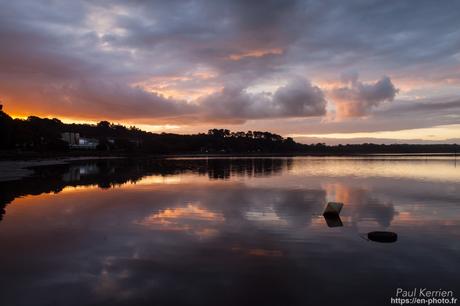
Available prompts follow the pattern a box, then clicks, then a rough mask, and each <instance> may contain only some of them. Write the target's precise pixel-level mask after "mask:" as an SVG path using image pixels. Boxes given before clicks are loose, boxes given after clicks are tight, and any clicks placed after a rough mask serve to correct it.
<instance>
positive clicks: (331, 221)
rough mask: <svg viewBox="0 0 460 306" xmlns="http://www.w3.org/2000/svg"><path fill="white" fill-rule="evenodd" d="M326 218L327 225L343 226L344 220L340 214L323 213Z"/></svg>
mask: <svg viewBox="0 0 460 306" xmlns="http://www.w3.org/2000/svg"><path fill="white" fill-rule="evenodd" d="M323 217H324V220H326V223H327V226H329V227H339V226H343V223H342V220H341V219H340V216H339V215H338V214H333V213H329V214H323Z"/></svg>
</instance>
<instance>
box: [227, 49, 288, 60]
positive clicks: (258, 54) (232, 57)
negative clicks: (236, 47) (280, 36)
mask: <svg viewBox="0 0 460 306" xmlns="http://www.w3.org/2000/svg"><path fill="white" fill-rule="evenodd" d="M280 54H283V49H281V48H273V49H265V50H264V49H255V50H250V51H246V52H242V53H235V54H230V55H229V56H228V57H226V59H229V60H231V61H239V60H241V59H244V58H247V57H256V58H257V57H264V56H267V55H280Z"/></svg>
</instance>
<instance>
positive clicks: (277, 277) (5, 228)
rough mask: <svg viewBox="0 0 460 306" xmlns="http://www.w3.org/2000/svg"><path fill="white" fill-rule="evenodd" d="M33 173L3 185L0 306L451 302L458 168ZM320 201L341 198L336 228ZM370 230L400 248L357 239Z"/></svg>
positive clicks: (358, 165) (285, 166) (213, 163)
mask: <svg viewBox="0 0 460 306" xmlns="http://www.w3.org/2000/svg"><path fill="white" fill-rule="evenodd" d="M88 169H91V171H88ZM37 172H38V174H37V176H35V177H30V178H27V179H24V180H23V181H18V182H9V183H1V184H0V189H1V190H2V198H1V199H2V201H3V202H2V204H3V205H6V208H5V214H4V215H3V220H2V221H0V244H1V245H2V252H1V253H0V259H1V260H0V270H1V271H3V272H2V273H1V275H0V282H1V286H2V289H3V292H4V293H3V294H2V295H1V296H0V302H2V303H1V304H2V305H30V304H31V303H32V304H34V305H49V304H52V303H57V304H63V303H65V304H66V305H144V304H145V305H151V304H161V305H177V304H186V305H192V304H197V305H217V304H218V305H246V304H258V305H262V304H263V305H288V304H290V305H305V304H306V303H307V302H308V303H321V304H322V305H336V304H337V303H340V302H341V301H342V300H343V299H344V298H349V299H353V301H355V302H356V303H355V304H356V305H366V304H369V301H373V302H376V301H377V302H376V303H377V304H378V303H379V302H380V301H382V302H383V301H386V300H387V299H389V297H391V295H392V293H393V291H394V289H395V287H397V286H398V285H405V286H411V287H417V286H419V287H432V288H439V287H440V288H443V289H446V290H447V289H451V290H454V291H455V290H456V289H457V291H456V292H460V291H458V289H460V288H458V284H459V283H460V282H459V278H458V273H456V272H455V271H458V270H459V268H460V263H459V261H458V258H459V255H460V244H459V242H458V241H459V238H460V237H459V236H460V210H459V207H460V184H459V183H460V170H459V168H457V164H456V160H454V158H438V157H436V158H434V159H433V160H431V159H430V158H427V157H412V158H396V157H391V158H388V157H387V158H379V157H375V158H361V159H358V158H262V159H253V158H238V159H191V160H184V159H180V160H161V161H160V160H153V161H115V160H112V161H95V162H89V161H86V162H79V163H75V164H70V165H65V166H59V167H54V168H52V167H51V168H43V169H38V170H37ZM329 201H338V202H343V203H344V208H343V210H342V212H341V215H340V218H341V222H342V223H343V224H342V226H338V227H329V226H328V224H327V223H326V220H325V219H324V218H323V217H322V211H323V209H324V206H325V204H326V203H327V202H329ZM375 230H387V231H393V232H396V233H397V234H398V237H399V239H398V241H397V242H396V243H393V244H380V243H376V242H370V241H366V240H365V239H363V234H365V233H367V232H370V231H375ZM447 287H449V288H447ZM24 292H26V293H27V294H24ZM326 292H331V293H330V294H328V295H327V296H328V298H327V300H324V294H326ZM318 293H323V294H318ZM64 301H65V302H64Z"/></svg>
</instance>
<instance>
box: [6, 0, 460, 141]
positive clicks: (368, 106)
mask: <svg viewBox="0 0 460 306" xmlns="http://www.w3.org/2000/svg"><path fill="white" fill-rule="evenodd" d="M459 12H460V2H459V1H448V0H447V1H442V2H440V1H423V0H421V1H404V0H400V1H377V0H351V1H340V0H337V1H329V0H303V1H291V0H280V1H269V0H267V1H244V0H233V1H219V0H213V1H176V0H168V1H143V0H133V1H121V0H100V1H90V0H85V1H45V0H22V1H7V0H0V101H2V104H3V107H4V111H5V112H7V113H8V114H10V115H12V116H14V117H27V116H29V115H37V116H42V117H58V118H60V119H62V120H63V121H64V122H90V123H91V122H98V121H101V120H109V121H111V122H115V123H120V124H125V125H136V126H138V127H140V128H142V129H146V130H149V131H155V132H171V133H197V132H206V131H207V130H208V129H209V128H228V129H230V130H232V131H239V130H243V131H247V130H263V131H270V132H274V133H278V134H281V135H283V136H285V137H288V136H289V137H294V139H295V140H297V141H300V142H304V143H312V142H326V143H330V144H336V143H361V142H375V143H455V142H456V143H460V13H459Z"/></svg>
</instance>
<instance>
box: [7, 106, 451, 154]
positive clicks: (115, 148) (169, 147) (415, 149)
mask: <svg viewBox="0 0 460 306" xmlns="http://www.w3.org/2000/svg"><path fill="white" fill-rule="evenodd" d="M65 132H73V133H79V134H80V136H82V137H86V138H92V139H96V140H97V141H98V143H99V144H98V146H97V148H96V149H97V150H99V151H111V152H119V153H144V154H262V153H263V154H270V153H272V154H274V153H276V154H337V155H340V154H378V153H457V151H458V145H456V144H418V145H413V144H392V145H384V144H371V143H364V144H353V145H352V144H347V145H336V146H329V145H326V144H324V143H316V144H301V143H297V142H295V141H294V140H293V139H292V138H290V137H287V138H284V137H282V136H280V135H277V134H274V133H270V132H264V131H247V132H242V131H237V132H232V131H230V130H228V129H211V130H209V131H208V132H207V133H198V134H192V135H181V134H172V133H152V132H147V131H143V130H140V129H138V128H136V127H134V126H130V127H126V126H123V125H119V124H113V123H110V122H108V121H101V122H99V123H98V124H75V123H72V124H66V123H63V122H62V121H60V120H59V119H56V118H54V119H48V118H39V117H36V116H30V117H28V118H27V119H13V118H11V117H10V116H9V115H8V114H6V113H4V112H3V111H1V110H0V150H16V151H33V152H66V151H68V150H70V148H69V144H68V143H67V142H65V141H64V140H63V139H62V136H61V134H62V133H65Z"/></svg>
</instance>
